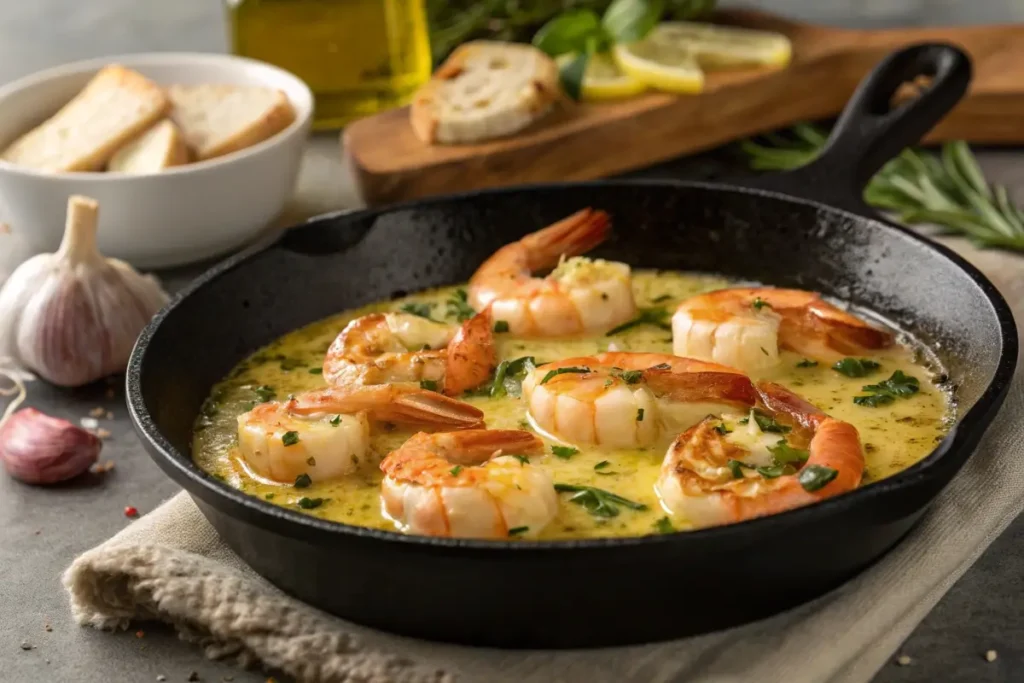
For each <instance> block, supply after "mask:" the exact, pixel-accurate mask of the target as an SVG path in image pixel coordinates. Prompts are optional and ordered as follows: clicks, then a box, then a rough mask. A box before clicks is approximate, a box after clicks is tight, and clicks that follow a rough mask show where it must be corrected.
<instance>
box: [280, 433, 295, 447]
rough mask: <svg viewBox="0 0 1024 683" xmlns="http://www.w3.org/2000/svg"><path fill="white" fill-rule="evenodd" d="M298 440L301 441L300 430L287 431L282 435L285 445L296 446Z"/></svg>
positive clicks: (282, 441)
mask: <svg viewBox="0 0 1024 683" xmlns="http://www.w3.org/2000/svg"><path fill="white" fill-rule="evenodd" d="M298 442H299V433H298V432H285V433H284V435H283V436H282V437H281V443H283V444H284V445H285V446H294V445H295V444H297V443H298Z"/></svg>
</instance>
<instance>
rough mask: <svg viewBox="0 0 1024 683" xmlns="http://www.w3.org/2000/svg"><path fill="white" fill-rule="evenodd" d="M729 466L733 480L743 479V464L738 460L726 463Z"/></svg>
mask: <svg viewBox="0 0 1024 683" xmlns="http://www.w3.org/2000/svg"><path fill="white" fill-rule="evenodd" d="M726 464H727V465H728V466H729V471H730V472H732V478H733V479H742V478H743V463H742V462H740V461H739V460H730V461H729V462H727V463H726Z"/></svg>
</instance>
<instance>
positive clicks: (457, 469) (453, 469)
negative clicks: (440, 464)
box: [448, 465, 462, 477]
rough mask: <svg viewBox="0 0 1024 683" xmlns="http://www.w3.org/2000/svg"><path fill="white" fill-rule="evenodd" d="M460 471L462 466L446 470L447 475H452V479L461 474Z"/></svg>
mask: <svg viewBox="0 0 1024 683" xmlns="http://www.w3.org/2000/svg"><path fill="white" fill-rule="evenodd" d="M461 471H462V465H456V466H455V467H453V468H451V469H450V470H448V472H449V473H450V474H451V475H452V476H453V477H457V476H459V472H461Z"/></svg>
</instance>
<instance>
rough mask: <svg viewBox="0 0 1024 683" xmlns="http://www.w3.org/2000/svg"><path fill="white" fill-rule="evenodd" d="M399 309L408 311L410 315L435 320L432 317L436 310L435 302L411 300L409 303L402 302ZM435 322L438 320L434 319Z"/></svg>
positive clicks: (404, 311) (403, 311)
mask: <svg viewBox="0 0 1024 683" xmlns="http://www.w3.org/2000/svg"><path fill="white" fill-rule="evenodd" d="M398 310H400V311H401V312H402V313H408V314H409V315H415V316H418V317H420V318H426V319H427V320H434V318H433V317H432V314H433V312H434V304H428V303H416V302H411V303H407V304H402V305H401V306H399V307H398ZM434 322H437V321H436V320H434Z"/></svg>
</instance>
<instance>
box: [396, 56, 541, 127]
mask: <svg viewBox="0 0 1024 683" xmlns="http://www.w3.org/2000/svg"><path fill="white" fill-rule="evenodd" d="M560 97H561V90H560V87H559V82H558V66H557V65H556V64H555V62H554V60H552V59H551V58H550V57H548V56H547V55H546V54H544V53H543V52H541V51H540V50H538V49H537V48H535V47H533V46H532V45H522V44H514V43H502V42H497V41H487V40H477V41H471V42H468V43H464V44H463V45H461V46H460V47H458V48H456V50H455V51H454V52H453V53H452V54H451V56H450V57H448V59H447V60H445V63H444V64H442V65H441V67H440V68H439V69H438V70H437V73H435V74H434V76H433V78H431V79H430V81H428V82H427V83H426V84H425V85H424V86H423V87H422V88H420V89H419V90H418V91H417V92H416V95H415V96H414V97H413V102H412V107H411V108H410V119H411V122H412V127H413V130H414V131H415V133H416V136H417V137H419V138H420V139H421V140H423V141H424V142H427V143H431V144H434V143H445V144H449V143H467V142H479V141H481V140H488V139H491V138H497V137H502V136H504V135H511V134H512V133H515V132H518V131H520V130H522V129H523V128H526V127H527V126H529V125H530V124H531V123H533V122H534V121H536V120H538V119H540V118H541V117H543V116H544V115H545V114H547V112H548V111H549V110H550V109H551V106H552V104H554V102H555V101H556V100H557V99H559V98H560Z"/></svg>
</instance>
